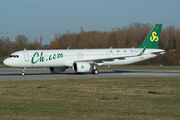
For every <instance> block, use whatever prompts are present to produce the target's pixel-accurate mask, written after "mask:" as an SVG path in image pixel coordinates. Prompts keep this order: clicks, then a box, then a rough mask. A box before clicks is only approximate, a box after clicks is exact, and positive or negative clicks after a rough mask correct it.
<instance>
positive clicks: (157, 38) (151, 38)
mask: <svg viewBox="0 0 180 120" xmlns="http://www.w3.org/2000/svg"><path fill="white" fill-rule="evenodd" d="M156 35H157V33H156V32H153V33H152V36H151V37H150V40H151V41H152V42H153V41H158V40H159V37H158V36H156Z"/></svg>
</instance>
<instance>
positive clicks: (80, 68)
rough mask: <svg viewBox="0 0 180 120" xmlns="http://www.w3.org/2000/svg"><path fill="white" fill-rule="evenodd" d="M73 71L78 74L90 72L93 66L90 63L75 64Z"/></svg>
mask: <svg viewBox="0 0 180 120" xmlns="http://www.w3.org/2000/svg"><path fill="white" fill-rule="evenodd" d="M73 69H74V71H75V72H76V73H82V72H89V71H90V69H91V65H90V64H89V63H88V62H75V63H73Z"/></svg>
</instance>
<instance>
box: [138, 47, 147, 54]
mask: <svg viewBox="0 0 180 120" xmlns="http://www.w3.org/2000/svg"><path fill="white" fill-rule="evenodd" d="M146 47H147V46H145V47H144V48H143V50H142V51H141V53H139V55H138V56H141V55H143V54H144V51H145V50H146Z"/></svg>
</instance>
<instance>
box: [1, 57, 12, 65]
mask: <svg viewBox="0 0 180 120" xmlns="http://www.w3.org/2000/svg"><path fill="white" fill-rule="evenodd" d="M3 64H4V65H7V66H10V64H11V62H10V60H9V59H8V58H6V59H5V60H4V61H3Z"/></svg>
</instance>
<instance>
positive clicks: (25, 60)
mask: <svg viewBox="0 0 180 120" xmlns="http://www.w3.org/2000/svg"><path fill="white" fill-rule="evenodd" d="M141 51H142V48H117V49H70V50H67V49H64V50H62V49H59V50H58V49H57V50H24V51H17V52H14V53H12V54H11V57H8V58H6V59H5V60H4V64H5V65H7V66H11V67H64V66H66V67H72V65H73V63H74V62H78V61H84V60H86V61H91V60H92V61H93V60H95V59H103V58H115V57H121V56H123V57H125V56H135V55H137V54H138V53H140V52H141ZM154 52H156V53H158V52H160V53H161V54H162V53H163V52H164V50H162V49H146V50H145V52H144V54H143V55H141V56H135V57H127V58H125V59H114V60H113V61H106V60H104V61H103V62H101V63H97V66H101V65H127V64H132V63H136V62H140V61H143V60H147V59H150V58H153V57H156V56H158V54H152V53H154ZM17 56H18V57H17Z"/></svg>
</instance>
